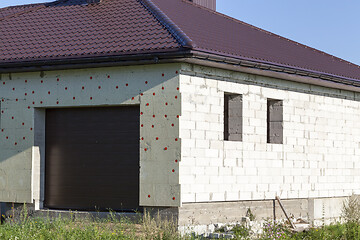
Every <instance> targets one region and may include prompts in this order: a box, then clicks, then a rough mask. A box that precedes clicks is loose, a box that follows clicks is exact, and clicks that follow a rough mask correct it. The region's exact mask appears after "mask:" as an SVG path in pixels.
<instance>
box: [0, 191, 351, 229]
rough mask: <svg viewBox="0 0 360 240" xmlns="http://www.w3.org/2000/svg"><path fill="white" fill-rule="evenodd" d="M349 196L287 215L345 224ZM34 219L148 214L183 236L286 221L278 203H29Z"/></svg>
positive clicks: (6, 209)
mask: <svg viewBox="0 0 360 240" xmlns="http://www.w3.org/2000/svg"><path fill="white" fill-rule="evenodd" d="M345 199H346V197H338V198H308V199H285V200H281V202H282V204H283V206H284V208H285V210H286V212H287V214H288V215H289V216H290V217H291V218H292V219H294V220H296V219H299V218H301V219H303V220H305V221H307V222H308V223H310V224H311V225H314V226H319V225H323V224H330V223H334V222H336V221H341V213H342V208H343V202H344V200H345ZM13 207H14V208H13ZM23 207H24V204H14V205H13V204H12V203H2V204H1V210H2V214H4V215H5V216H6V217H9V216H11V217H12V218H14V219H21V216H23V213H24V210H23ZM26 210H27V214H28V216H30V217H44V218H49V219H54V218H58V217H59V216H61V217H62V218H72V219H88V220H95V219H107V218H115V219H122V218H126V219H127V220H130V221H134V222H139V221H141V219H142V218H143V216H144V214H148V215H147V216H150V217H152V218H155V219H160V220H162V221H173V222H174V223H175V224H177V225H178V227H179V231H180V232H182V233H193V232H195V233H197V234H202V233H209V232H213V231H214V230H215V229H216V228H218V227H221V226H224V225H235V224H241V223H243V221H244V218H245V217H246V218H248V219H250V220H251V221H252V222H253V226H255V228H256V227H258V228H260V227H261V225H262V223H263V222H264V221H266V220H272V219H276V220H285V219H286V217H285V215H284V213H283V211H282V210H281V208H280V205H279V203H278V202H277V201H276V200H263V201H237V202H209V203H186V204H183V205H182V207H155V208H144V209H143V210H144V211H143V212H139V213H120V212H117V213H116V212H115V213H109V212H82V211H61V210H35V206H34V204H26Z"/></svg>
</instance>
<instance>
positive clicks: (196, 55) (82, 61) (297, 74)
mask: <svg viewBox="0 0 360 240" xmlns="http://www.w3.org/2000/svg"><path fill="white" fill-rule="evenodd" d="M181 62H183V63H192V64H198V65H203V66H209V67H215V68H220V69H226V70H231V71H237V72H244V73H249V74H254V75H260V76H266V77H272V78H278V79H283V80H288V81H293V82H299V83H306V84H311V85H316V86H323V87H328V88H335V89H340V90H347V91H352V92H360V81H357V80H355V79H348V78H341V77H334V76H329V75H326V74H319V73H314V72H311V71H305V70H300V69H294V68H290V67H288V68H286V67H280V66H277V65H272V64H265V63H259V62H256V61H249V60H244V59H239V58H231V57H225V56H222V55H216V54H209V53H204V52H201V51H195V50H188V49H182V50H179V51H170V52H169V51H165V52H155V53H154V52H153V53H140V54H128V55H114V56H101V57H100V56H93V57H79V58H61V59H52V60H51V59H46V60H35V61H18V62H10V63H9V62H8V63H0V74H4V73H17V72H38V71H53V70H68V69H82V68H100V67H114V66H130V65H145V64H157V63H181Z"/></svg>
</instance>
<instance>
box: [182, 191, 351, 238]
mask: <svg viewBox="0 0 360 240" xmlns="http://www.w3.org/2000/svg"><path fill="white" fill-rule="evenodd" d="M345 199H346V198H345V197H339V198H316V199H314V198H308V199H286V200H281V202H282V204H283V206H284V208H285V210H286V212H287V214H288V215H289V216H291V218H292V219H294V220H296V219H299V218H301V219H303V220H305V221H307V222H309V223H310V224H312V225H315V226H319V225H322V224H330V223H333V222H336V221H340V220H341V219H340V216H341V211H342V206H343V201H344V200H345ZM244 217H248V218H250V219H251V218H253V219H251V220H252V221H253V222H254V225H258V227H261V224H262V223H263V222H264V221H266V220H271V219H276V220H285V219H286V217H285V215H284V213H283V211H282V210H281V208H280V205H279V203H278V202H277V201H276V200H265V201H238V202H215V203H214V202H212V203H187V204H183V206H182V207H181V208H179V219H178V221H179V222H178V225H179V230H180V231H181V232H184V233H189V232H196V233H198V234H202V233H205V232H213V231H214V230H215V229H216V228H217V227H220V226H223V225H235V224H241V223H242V222H243V218H244Z"/></svg>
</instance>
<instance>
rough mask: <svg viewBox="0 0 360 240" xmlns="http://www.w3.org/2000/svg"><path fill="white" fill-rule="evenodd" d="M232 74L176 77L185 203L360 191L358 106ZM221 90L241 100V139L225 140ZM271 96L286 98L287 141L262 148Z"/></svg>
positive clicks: (331, 194) (359, 104) (349, 102)
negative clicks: (247, 80)
mask: <svg viewBox="0 0 360 240" xmlns="http://www.w3.org/2000/svg"><path fill="white" fill-rule="evenodd" d="M224 72H225V71H224ZM223 75H226V74H223ZM239 75H240V74H239ZM233 76H234V75H231V74H229V79H227V80H215V79H207V78H202V77H195V76H186V75H181V76H180V91H181V94H182V115H181V119H180V137H181V139H182V146H181V148H182V149H181V153H182V161H181V163H180V184H181V196H182V202H183V203H185V202H209V201H237V200H262V199H274V197H275V196H276V195H279V196H280V197H282V198H307V197H333V196H346V195H349V194H351V193H352V192H355V193H360V177H359V174H360V151H359V147H360V145H359V142H360V121H359V120H360V102H358V101H354V100H347V99H343V98H341V97H329V96H322V95H320V94H318V93H315V92H314V93H305V92H306V91H308V90H309V89H310V88H309V86H308V85H307V86H306V85H304V84H298V85H295V84H294V88H298V90H299V91H290V90H281V86H280V87H279V89H276V88H273V87H272V88H270V87H263V86H257V85H248V84H245V83H235V82H233V81H235V80H234V79H231V77H233ZM234 78H235V77H234ZM257 78H258V79H260V78H261V77H259V76H257ZM262 80H263V79H262ZM280 82H281V81H279V83H280ZM288 85H291V83H289V82H286V83H285V82H284V87H286V86H288ZM316 89H317V91H322V92H326V91H331V90H328V89H325V88H324V89H323V88H321V87H317V88H316ZM224 92H229V93H237V94H242V95H243V141H242V142H231V141H223V109H224ZM345 94H346V93H344V96H346V95H345ZM268 98H273V99H280V100H283V105H284V107H283V110H284V113H283V116H284V144H276V145H275V144H267V143H266V142H267V137H266V134H267V129H266V126H267V124H266V118H267V113H266V111H267V99H268Z"/></svg>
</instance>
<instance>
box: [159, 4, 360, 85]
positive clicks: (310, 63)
mask: <svg viewBox="0 0 360 240" xmlns="http://www.w3.org/2000/svg"><path fill="white" fill-rule="evenodd" d="M152 1H153V2H154V3H155V4H156V5H157V6H158V7H159V8H160V9H161V10H162V11H163V12H165V13H166V15H167V16H168V17H169V18H170V19H172V20H173V21H174V22H175V23H176V25H177V26H178V27H179V28H180V29H181V30H182V31H184V32H185V33H186V35H187V36H188V37H189V38H190V39H191V40H192V41H193V42H194V43H195V44H196V46H195V49H198V50H202V51H206V52H210V53H217V54H222V55H225V56H233V57H240V58H243V59H249V60H255V61H258V62H263V63H271V64H275V65H278V66H288V67H292V68H295V69H301V70H311V71H313V72H316V73H327V74H331V75H336V76H339V77H346V78H352V79H360V67H359V66H357V65H355V64H352V63H350V62H347V61H344V60H342V59H339V58H336V57H334V56H331V55H329V54H326V53H324V52H321V51H319V50H316V49H313V48H310V47H307V46H305V45H302V44H299V43H297V42H294V41H291V40H289V39H286V38H283V37H281V36H278V35H275V34H273V33H270V32H267V31H264V30H262V29H259V28H256V27H254V26H251V25H249V24H246V23H244V22H242V21H239V20H236V19H233V18H230V17H228V16H226V15H223V14H220V13H217V12H214V11H211V10H208V9H206V8H203V7H200V6H196V5H195V4H192V3H189V1H181V0H180V1H179V0H152Z"/></svg>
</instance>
